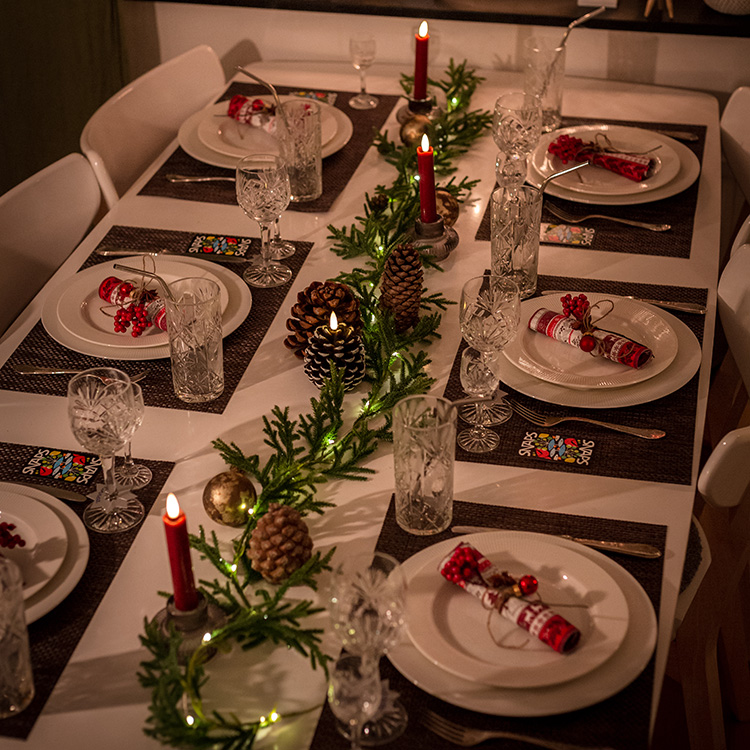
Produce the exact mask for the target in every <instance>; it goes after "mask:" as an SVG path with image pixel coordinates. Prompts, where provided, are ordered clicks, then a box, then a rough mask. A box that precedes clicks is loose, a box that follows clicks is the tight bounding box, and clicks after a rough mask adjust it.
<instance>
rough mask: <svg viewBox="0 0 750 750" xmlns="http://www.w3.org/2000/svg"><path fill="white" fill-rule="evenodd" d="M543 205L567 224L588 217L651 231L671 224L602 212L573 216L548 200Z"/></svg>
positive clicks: (665, 229)
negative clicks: (626, 217) (625, 217)
mask: <svg viewBox="0 0 750 750" xmlns="http://www.w3.org/2000/svg"><path fill="white" fill-rule="evenodd" d="M544 206H545V208H546V209H547V210H548V211H549V212H550V213H551V214H552V215H553V216H557V218H558V219H562V220H563V221H566V222H568V223H569V224H580V223H581V222H583V221H588V220H589V219H607V220H608V221H616V222H617V223H618V224H627V225H628V226H631V227H640V228H641V229H650V230H651V231H652V232H666V231H667V230H669V229H671V228H672V225H671V224H649V223H648V222H647V221H634V220H633V219H621V218H619V217H618V216H605V215H604V214H586V215H585V216H573V214H569V213H568V212H567V211H566V210H565V209H562V208H560V207H559V206H554V205H552V203H551V202H550V201H547V202H546V203H545V204H544Z"/></svg>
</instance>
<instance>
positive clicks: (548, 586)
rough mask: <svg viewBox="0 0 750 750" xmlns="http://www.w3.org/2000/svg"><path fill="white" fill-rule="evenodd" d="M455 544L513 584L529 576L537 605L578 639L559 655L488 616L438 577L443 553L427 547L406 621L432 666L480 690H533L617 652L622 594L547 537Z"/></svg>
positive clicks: (479, 538) (508, 535) (490, 536)
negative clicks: (475, 551) (542, 604)
mask: <svg viewBox="0 0 750 750" xmlns="http://www.w3.org/2000/svg"><path fill="white" fill-rule="evenodd" d="M459 541H468V542H470V543H471V544H473V545H474V546H475V547H476V548H477V549H478V550H479V551H480V552H481V553H482V554H483V555H484V556H485V557H486V558H487V559H489V560H490V561H492V562H493V563H495V565H497V567H498V568H499V569H500V570H501V571H507V572H508V573H510V575H512V576H513V577H514V578H516V579H518V578H521V577H522V576H523V575H526V574H531V575H533V576H535V577H536V578H537V580H538V581H539V595H540V596H541V598H542V600H543V601H545V602H547V603H549V604H550V607H551V608H552V609H553V610H555V611H556V612H557V613H558V614H560V615H561V616H563V617H564V618H565V619H566V620H568V621H569V622H570V623H572V624H573V625H575V626H576V627H577V628H578V630H579V631H580V633H581V637H580V641H579V643H578V645H577V646H576V647H575V648H574V649H573V650H572V651H570V652H568V653H566V654H559V653H557V652H556V651H554V650H553V649H552V648H550V647H549V646H548V645H546V644H545V643H542V641H540V640H539V639H538V638H536V637H535V636H533V635H530V634H529V633H527V632H526V631H525V630H522V629H521V628H520V627H518V625H516V624H515V623H513V622H510V621H509V620H507V619H506V618H504V617H502V616H501V615H500V614H499V613H497V612H494V613H492V615H491V616H490V613H489V611H488V610H487V609H485V608H484V607H483V606H482V603H481V601H480V600H479V599H477V598H475V597H473V596H472V595H471V594H468V593H467V592H465V591H464V590H463V589H462V588H460V587H459V586H457V585H456V584H454V583H450V582H449V581H447V580H446V579H445V578H444V577H443V576H442V575H440V572H439V564H440V562H441V560H442V559H443V557H444V556H445V553H443V552H442V551H440V550H438V551H435V549H434V548H432V547H428V548H427V549H425V550H423V551H422V552H420V553H418V555H416V556H415V557H420V558H421V560H422V561H423V563H424V564H423V565H422V567H421V568H420V569H419V570H418V571H416V572H415V573H414V574H413V575H409V576H407V582H408V588H407V604H408V619H407V622H408V632H409V637H410V638H411V640H412V642H413V643H414V645H415V646H416V647H417V648H418V649H419V651H421V652H422V654H424V656H426V657H427V658H428V659H429V660H430V661H432V662H433V663H434V664H437V665H438V666H439V667H441V668H442V669H444V670H446V671H447V672H451V673H452V674H455V675H458V676H459V677H463V678H464V679H467V680H475V681H476V682H482V683H484V684H486V685H495V686H497V687H516V688H532V687H540V686H548V685H557V684H559V683H561V682H567V681H569V680H573V679H575V678H577V677H580V676H581V675H584V674H586V673H588V672H591V671H592V670H594V669H596V668H597V667H599V666H600V665H601V664H603V663H604V662H605V661H606V660H607V659H609V658H610V657H611V656H612V655H613V654H614V653H615V651H617V649H618V648H619V647H620V644H621V643H622V641H623V638H624V637H625V633H626V632H627V629H628V605H627V602H626V601H625V596H624V595H623V593H622V591H620V589H619V587H618V586H617V584H616V583H615V581H614V579H613V578H612V577H611V576H610V575H609V574H608V573H606V572H605V571H604V570H603V569H602V568H601V567H600V566H599V565H597V564H596V562H595V561H593V560H591V559H590V558H588V557H586V556H584V555H581V554H579V550H577V549H572V548H570V547H568V546H567V545H560V544H558V543H557V542H558V540H557V539H556V538H555V537H553V536H549V535H544V534H532V533H527V532H522V531H493V532H487V533H482V534H475V535H473V536H472V537H470V538H467V539H459V540H454V545H455V544H458V542H459ZM579 546H580V545H579ZM449 553H450V551H449ZM449 553H448V554H449ZM534 598H535V597H532V600H533V599H534ZM493 638H494V640H493ZM498 642H499V643H502V644H504V645H503V646H499V645H498Z"/></svg>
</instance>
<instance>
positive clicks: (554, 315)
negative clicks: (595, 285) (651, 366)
mask: <svg viewBox="0 0 750 750" xmlns="http://www.w3.org/2000/svg"><path fill="white" fill-rule="evenodd" d="M562 301H563V312H562V313H558V312H555V311H554V310H548V309H547V308H546V307H540V308H539V309H538V310H537V311H536V312H535V313H534V314H533V315H532V316H531V318H529V328H530V329H531V330H532V331H535V332H536V333H543V334H545V335H546V336H549V337H550V338H553V339H555V341H562V342H563V343H565V344H568V345H569V346H574V347H576V348H577V349H580V350H581V351H584V352H588V353H590V354H592V355H594V356H597V357H604V358H605V359H609V360H611V361H612V362H618V363H619V364H621V365H627V366H628V367H633V368H635V369H638V368H639V367H643V365H645V364H646V363H647V362H650V361H651V359H652V357H653V356H654V354H653V352H652V351H651V349H649V348H648V347H647V346H646V345H645V344H640V343H638V342H637V341H633V340H632V339H629V338H628V337H627V336H622V335H621V334H619V333H615V332H614V331H606V330H604V329H601V328H598V327H597V326H595V325H594V319H593V317H592V312H593V311H594V309H595V308H598V307H599V306H600V305H602V304H603V303H607V302H608V303H609V304H610V305H611V307H610V308H609V310H607V311H605V312H604V313H603V314H602V315H600V316H599V317H598V318H597V319H596V322H599V321H600V320H601V319H602V318H603V317H604V316H605V315H607V314H608V313H609V312H611V311H612V309H613V308H614V303H613V302H610V301H609V300H602V301H601V302H598V303H596V305H594V306H591V305H589V302H588V299H587V298H586V295H585V294H581V295H578V296H577V297H571V296H570V295H566V296H565V297H563V298H562Z"/></svg>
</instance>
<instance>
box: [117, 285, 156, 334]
mask: <svg viewBox="0 0 750 750" xmlns="http://www.w3.org/2000/svg"><path fill="white" fill-rule="evenodd" d="M133 289H134V287H133V285H132V284H131V283H130V282H129V281H128V282H124V283H123V284H122V285H121V287H120V290H119V291H120V294H121V295H122V296H123V297H127V296H128V295H130V293H131V292H132V291H133ZM153 298H154V294H153V293H152V292H149V291H146V292H144V293H143V294H142V295H141V296H140V298H139V300H138V302H131V303H130V304H129V305H125V306H124V307H120V308H118V310H117V312H116V313H115V325H114V328H115V333H125V332H126V331H127V330H128V328H130V327H131V326H132V328H133V330H132V331H131V334H130V335H131V336H133V337H134V338H138V336H140V335H141V334H142V333H143V332H144V331H145V330H146V329H147V328H151V326H152V325H153V323H152V322H151V321H150V320H149V318H148V311H147V309H146V308H147V305H148V303H149V302H150V301H151V300H152V299H153Z"/></svg>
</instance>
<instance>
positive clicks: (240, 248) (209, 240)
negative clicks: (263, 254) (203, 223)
mask: <svg viewBox="0 0 750 750" xmlns="http://www.w3.org/2000/svg"><path fill="white" fill-rule="evenodd" d="M251 242H252V239H251V238H250V237H223V236H221V235H216V234H196V235H195V237H194V238H193V241H192V242H191V243H190V246H189V247H188V249H187V252H188V253H190V254H191V255H233V256H238V257H240V258H244V257H245V256H246V255H247V251H248V249H249V248H250V243H251Z"/></svg>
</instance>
